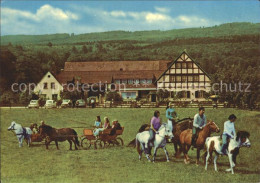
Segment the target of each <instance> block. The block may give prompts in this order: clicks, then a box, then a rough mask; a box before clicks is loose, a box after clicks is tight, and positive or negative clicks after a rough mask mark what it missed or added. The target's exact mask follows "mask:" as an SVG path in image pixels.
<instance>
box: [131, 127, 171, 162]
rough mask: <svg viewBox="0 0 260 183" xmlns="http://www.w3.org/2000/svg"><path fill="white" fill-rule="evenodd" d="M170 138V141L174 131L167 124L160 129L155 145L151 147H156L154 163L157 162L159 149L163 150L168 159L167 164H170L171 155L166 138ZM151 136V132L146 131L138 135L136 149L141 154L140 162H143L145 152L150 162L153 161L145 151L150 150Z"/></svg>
mask: <svg viewBox="0 0 260 183" xmlns="http://www.w3.org/2000/svg"><path fill="white" fill-rule="evenodd" d="M167 136H168V137H169V138H170V139H172V138H173V134H172V130H171V129H170V127H169V126H168V125H167V124H165V123H164V124H162V125H161V127H160V129H159V130H158V134H155V139H154V143H153V144H150V147H152V146H153V147H154V154H153V162H154V161H155V157H156V152H157V149H158V148H163V150H164V152H165V155H166V158H167V162H169V155H168V152H167V150H166V147H165V146H166V138H165V137H167ZM149 137H150V134H149V131H144V132H141V133H138V134H137V135H136V147H137V152H138V154H139V160H141V158H142V153H143V151H144V152H145V156H146V158H147V159H148V161H151V159H150V157H149V154H147V152H146V151H145V149H148V140H149ZM140 145H141V149H140Z"/></svg>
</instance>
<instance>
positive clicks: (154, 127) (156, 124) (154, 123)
mask: <svg viewBox="0 0 260 183" xmlns="http://www.w3.org/2000/svg"><path fill="white" fill-rule="evenodd" d="M159 116H160V112H159V111H157V110H156V111H154V116H153V117H152V119H151V127H150V129H149V134H150V138H149V141H148V153H147V154H151V149H152V147H151V146H150V143H152V142H153V141H154V138H155V134H156V133H158V130H159V128H160V127H161V121H160V118H159Z"/></svg>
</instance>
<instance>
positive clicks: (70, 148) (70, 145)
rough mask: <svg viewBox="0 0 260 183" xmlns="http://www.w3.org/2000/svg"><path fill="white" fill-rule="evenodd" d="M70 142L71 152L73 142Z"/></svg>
mask: <svg viewBox="0 0 260 183" xmlns="http://www.w3.org/2000/svg"><path fill="white" fill-rule="evenodd" d="M68 141H69V143H70V150H72V142H71V140H68Z"/></svg>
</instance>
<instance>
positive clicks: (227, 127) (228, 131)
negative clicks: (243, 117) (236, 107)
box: [220, 114, 237, 155]
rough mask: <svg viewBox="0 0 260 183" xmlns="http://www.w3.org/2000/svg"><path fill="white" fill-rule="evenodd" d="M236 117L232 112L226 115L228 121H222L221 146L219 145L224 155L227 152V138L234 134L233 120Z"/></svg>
mask: <svg viewBox="0 0 260 183" xmlns="http://www.w3.org/2000/svg"><path fill="white" fill-rule="evenodd" d="M236 119H237V117H236V116H235V115H234V114H231V115H230V116H229V117H228V121H226V122H225V123H224V131H223V134H222V142H223V144H222V147H221V152H220V153H221V154H222V155H225V154H227V153H226V152H227V147H228V141H229V139H230V138H231V139H233V138H234V136H235V135H236V131H235V125H234V122H235V121H236Z"/></svg>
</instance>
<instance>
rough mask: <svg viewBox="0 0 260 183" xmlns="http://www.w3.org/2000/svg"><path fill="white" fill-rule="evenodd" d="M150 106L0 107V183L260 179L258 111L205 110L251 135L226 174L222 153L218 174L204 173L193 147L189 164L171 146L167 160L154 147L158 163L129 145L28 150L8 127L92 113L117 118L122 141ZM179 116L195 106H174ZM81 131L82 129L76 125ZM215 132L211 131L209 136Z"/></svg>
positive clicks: (86, 119)
mask: <svg viewBox="0 0 260 183" xmlns="http://www.w3.org/2000/svg"><path fill="white" fill-rule="evenodd" d="M154 110H155V109H53V110H51V109H50V110H44V109H38V110H37V109H35V110H34V109H31V110H29V109H1V181H2V182H3V183H7V182H8V183H9V182H55V183H59V182H62V183H66V182H73V183H76V182H259V180H260V167H259V161H260V153H259V151H260V143H259V139H260V134H259V132H258V131H259V126H260V120H259V118H260V113H259V112H255V111H244V110H237V109H217V110H216V109H215V110H213V109H206V115H207V118H208V119H213V120H214V121H215V122H216V123H217V125H219V127H220V128H221V130H223V123H224V121H225V120H226V119H227V117H228V115H229V114H231V113H234V114H236V115H237V117H238V120H237V121H236V124H235V126H236V129H237V130H247V131H249V132H250V133H251V136H250V141H251V144H252V146H251V148H241V150H240V154H239V156H238V159H237V162H238V164H237V166H236V169H235V175H231V174H230V173H226V172H225V169H226V168H228V166H229V163H228V159H227V157H222V158H220V159H219V161H218V168H219V172H215V171H214V170H213V165H212V164H211V165H210V166H209V169H208V171H205V170H204V165H200V166H199V167H197V166H195V164H194V163H195V151H190V152H189V155H190V156H191V158H192V159H193V161H192V163H191V164H189V165H185V164H184V163H183V159H175V158H174V157H173V153H174V151H173V145H172V144H168V145H167V147H168V148H167V149H168V151H169V154H170V158H171V162H169V163H167V162H166V159H165V155H164V152H163V150H162V149H160V150H159V151H158V155H157V162H156V163H149V162H147V160H146V159H144V158H143V159H142V161H139V160H138V154H137V152H136V150H135V149H133V148H129V147H126V146H124V147H108V148H106V149H98V150H94V149H90V150H82V149H81V150H78V151H75V150H73V151H69V150H68V149H69V143H68V142H61V143H59V145H60V150H56V146H55V145H54V142H52V145H51V146H50V147H49V150H46V149H45V146H44V145H42V144H41V143H34V145H33V146H32V147H30V148H28V147H27V146H25V143H24V147H22V148H19V147H18V141H17V138H16V137H15V136H14V135H13V134H12V133H11V132H9V131H7V128H8V126H9V125H10V123H11V121H13V120H14V121H16V122H18V123H20V124H22V125H23V126H29V125H30V123H32V122H37V123H39V121H40V120H45V122H46V123H47V124H49V125H51V126H53V127H56V128H62V127H85V128H88V127H90V126H91V125H92V124H93V123H94V120H95V116H97V115H101V118H102V119H103V118H104V117H105V116H108V117H109V118H110V119H111V120H113V119H115V118H116V119H118V120H119V122H120V123H121V124H122V126H125V131H124V134H123V136H122V138H123V139H124V142H125V144H127V143H128V142H129V141H130V140H132V139H133V138H134V137H135V135H136V131H137V130H138V128H139V127H140V125H141V124H143V123H145V122H146V123H147V122H149V120H150V118H151V117H152V115H153V111H154ZM160 111H161V118H162V120H163V121H166V118H165V110H164V109H160ZM177 112H178V113H179V116H180V118H183V117H189V116H190V117H192V116H193V115H194V114H195V113H196V112H197V109H182V108H181V109H177ZM75 130H76V131H77V133H78V134H79V135H82V130H83V128H75ZM213 135H216V134H213Z"/></svg>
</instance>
